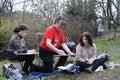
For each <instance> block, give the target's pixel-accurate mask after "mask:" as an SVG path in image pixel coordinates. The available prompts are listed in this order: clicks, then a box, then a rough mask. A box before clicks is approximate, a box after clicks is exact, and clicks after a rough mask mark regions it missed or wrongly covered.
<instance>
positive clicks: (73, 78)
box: [0, 33, 120, 80]
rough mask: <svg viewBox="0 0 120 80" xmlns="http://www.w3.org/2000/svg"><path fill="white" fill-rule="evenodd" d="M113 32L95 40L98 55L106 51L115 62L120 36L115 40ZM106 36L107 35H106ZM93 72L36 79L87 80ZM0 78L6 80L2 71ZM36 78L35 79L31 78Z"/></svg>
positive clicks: (119, 46) (119, 52)
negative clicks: (112, 36)
mask: <svg viewBox="0 0 120 80" xmlns="http://www.w3.org/2000/svg"><path fill="white" fill-rule="evenodd" d="M112 34H113V33H111V34H109V35H110V36H109V35H108V34H107V35H108V36H107V37H104V38H95V39H94V42H95V44H96V46H97V55H99V54H101V53H106V54H108V55H110V57H111V59H110V61H108V62H107V64H109V62H113V63H119V62H120V37H118V38H117V39H116V40H113V39H112V38H111V35H112ZM105 36H106V35H105ZM7 62H8V61H1V62H0V66H1V67H2V66H3V64H5V63H7ZM107 72H110V70H105V71H104V73H105V74H106V73H107ZM94 74H95V73H93V74H88V73H86V72H82V73H80V74H72V75H70V74H65V73H60V74H58V75H55V76H49V77H45V78H43V79H36V80H86V78H87V76H91V75H94ZM103 75H104V74H103ZM0 80H5V79H2V78H1V73H0ZM30 80H34V79H30Z"/></svg>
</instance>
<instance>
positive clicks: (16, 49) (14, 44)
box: [7, 24, 35, 74]
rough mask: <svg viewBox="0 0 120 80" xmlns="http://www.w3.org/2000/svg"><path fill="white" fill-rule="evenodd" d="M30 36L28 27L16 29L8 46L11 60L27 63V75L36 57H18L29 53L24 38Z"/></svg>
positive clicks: (25, 65) (24, 67)
mask: <svg viewBox="0 0 120 80" xmlns="http://www.w3.org/2000/svg"><path fill="white" fill-rule="evenodd" d="M27 34H28V27H27V26H26V25H24V24H22V25H20V26H19V27H16V28H15V29H14V35H13V36H12V37H11V39H10V41H9V44H8V49H7V52H8V58H9V60H19V61H25V63H24V66H23V71H24V72H25V73H26V74H27V73H28V72H29V71H28V68H29V67H30V66H31V65H32V62H33V60H34V58H35V55H17V54H19V53H27V51H28V50H27V48H26V45H25V40H24V37H26V36H27Z"/></svg>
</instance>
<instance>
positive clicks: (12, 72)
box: [2, 64, 22, 80]
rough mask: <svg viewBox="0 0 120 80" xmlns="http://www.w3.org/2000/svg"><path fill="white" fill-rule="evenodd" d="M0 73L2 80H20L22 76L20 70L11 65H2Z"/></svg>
mask: <svg viewBox="0 0 120 80" xmlns="http://www.w3.org/2000/svg"><path fill="white" fill-rule="evenodd" d="M2 69H3V71H2V77H3V78H9V79H10V80H22V74H21V73H20V70H19V69H17V68H16V66H14V65H13V64H4V65H3V68H2Z"/></svg>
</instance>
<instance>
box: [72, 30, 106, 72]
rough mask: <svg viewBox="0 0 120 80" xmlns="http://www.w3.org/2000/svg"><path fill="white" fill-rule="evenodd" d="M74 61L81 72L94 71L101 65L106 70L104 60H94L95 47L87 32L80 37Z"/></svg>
mask: <svg viewBox="0 0 120 80" xmlns="http://www.w3.org/2000/svg"><path fill="white" fill-rule="evenodd" d="M74 61H77V63H76V65H78V66H80V69H81V71H83V70H87V71H94V70H96V69H97V68H98V67H99V66H101V65H102V66H103V68H104V69H105V68H106V66H105V65H104V63H105V59H103V58H100V59H96V45H95V44H94V43H93V40H92V38H91V35H90V33H88V32H84V33H83V34H82V35H81V37H80V40H79V44H78V45H77V47H76V56H75V60H74Z"/></svg>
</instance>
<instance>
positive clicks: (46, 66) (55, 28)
mask: <svg viewBox="0 0 120 80" xmlns="http://www.w3.org/2000/svg"><path fill="white" fill-rule="evenodd" d="M64 25H65V21H64V17H63V16H59V17H58V18H57V19H55V22H54V24H53V25H52V26H49V27H47V28H46V30H45V32H44V36H43V38H42V40H41V42H40V44H39V47H40V48H39V55H40V58H41V59H42V61H43V66H41V67H38V68H37V69H36V71H39V72H52V71H53V70H54V68H53V55H56V54H58V55H61V57H60V58H59V60H58V63H57V64H56V65H55V68H57V67H58V66H63V65H64V64H65V62H66V60H67V56H62V55H66V54H73V53H72V52H71V51H70V49H69V48H68V47H67V45H66V44H65V39H64V33H63V31H62V28H63V27H64Z"/></svg>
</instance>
